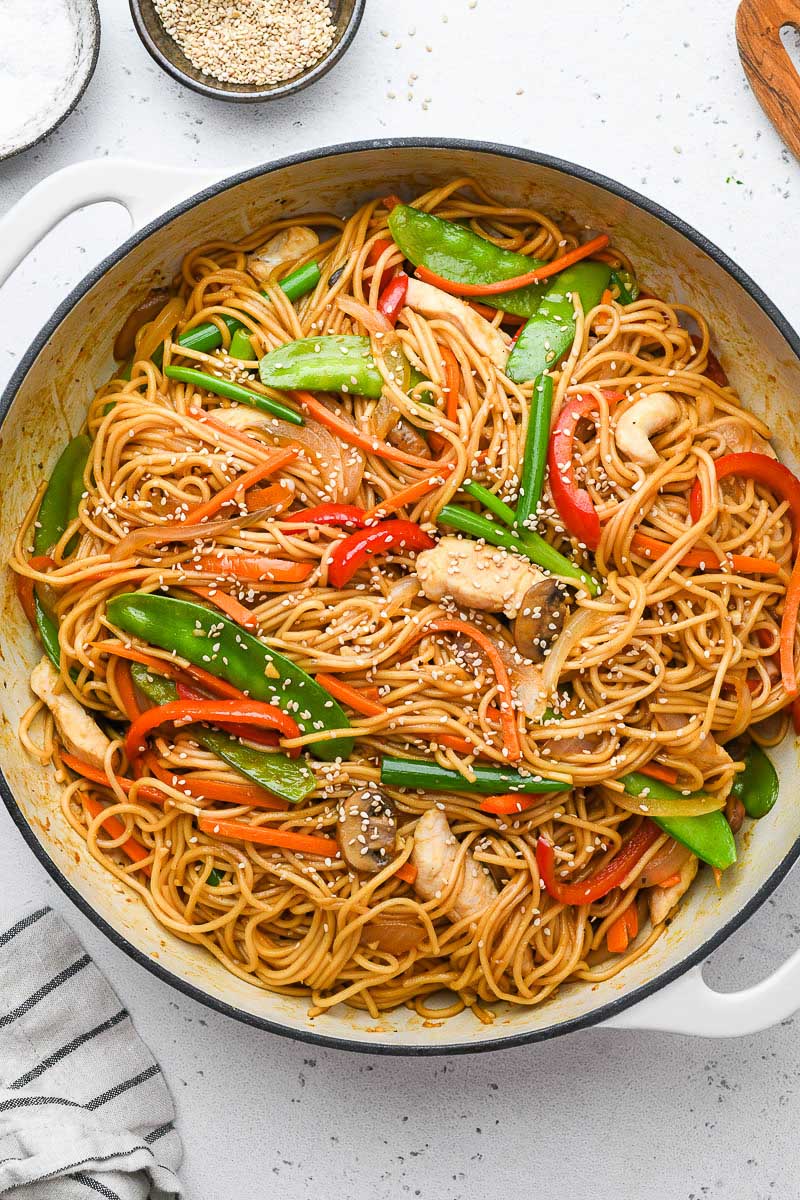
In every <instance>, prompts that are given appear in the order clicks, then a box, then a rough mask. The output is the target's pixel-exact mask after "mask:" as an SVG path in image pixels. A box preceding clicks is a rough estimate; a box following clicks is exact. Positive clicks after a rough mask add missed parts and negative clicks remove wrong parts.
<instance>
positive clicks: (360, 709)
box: [316, 675, 386, 717]
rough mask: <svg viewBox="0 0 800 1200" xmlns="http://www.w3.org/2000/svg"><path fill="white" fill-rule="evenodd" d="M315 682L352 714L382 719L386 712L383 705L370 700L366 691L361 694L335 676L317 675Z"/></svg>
mask: <svg viewBox="0 0 800 1200" xmlns="http://www.w3.org/2000/svg"><path fill="white" fill-rule="evenodd" d="M316 680H317V683H318V684H319V685H320V687H324V688H325V691H326V692H328V693H329V694H330V695H331V696H333V698H334V700H340V701H341V702H342V704H347V705H348V706H349V707H350V708H352V709H353V711H354V712H357V713H362V714H363V715H364V716H365V717H382V716H383V714H384V713H385V712H386V707H385V705H383V704H379V703H378V702H377V700H372V699H370V697H369V696H368V695H367V694H366V691H363V692H362V691H359V690H358V689H356V688H354V687H351V686H350V684H349V683H345V682H344V680H342V679H337V678H336V676H335V675H317V676H316Z"/></svg>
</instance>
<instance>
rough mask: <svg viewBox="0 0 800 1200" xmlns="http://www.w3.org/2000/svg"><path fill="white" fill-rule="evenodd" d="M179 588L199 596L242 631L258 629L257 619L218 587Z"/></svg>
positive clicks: (184, 586) (234, 598)
mask: <svg viewBox="0 0 800 1200" xmlns="http://www.w3.org/2000/svg"><path fill="white" fill-rule="evenodd" d="M181 587H183V588H185V589H186V591H187V592H192V594H193V595H195V596H201V597H202V598H203V599H204V600H208V602H209V604H213V605H214V607H215V608H218V609H219V611H220V612H223V613H225V616H226V617H230V619H231V620H232V621H235V622H236V624H237V625H241V626H242V627H243V628H244V629H258V621H257V619H256V618H255V617H254V616H253V614H252V613H251V612H250V609H249V608H245V606H244V605H243V604H240V603H239V601H238V600H237V599H236V597H235V596H229V595H228V593H227V592H223V591H222V590H221V589H220V588H218V587H188V586H187V585H186V584H181Z"/></svg>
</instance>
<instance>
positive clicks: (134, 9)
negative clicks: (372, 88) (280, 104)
mask: <svg viewBox="0 0 800 1200" xmlns="http://www.w3.org/2000/svg"><path fill="white" fill-rule="evenodd" d="M366 2H367V0H354V4H353V11H352V13H351V14H350V16H349V18H348V20H347V24H346V26H345V29H344V33H343V34H342V36H341V38H340V39H339V41H338V42H337V43H336V45H335V46H333V47H331V49H330V50H329V51H328V52H327V54H324V55H323V57H322V58H320V59H318V61H317V62H316V63H314V65H313V66H312V67H309V68H308V70H307V71H305V72H303V73H302V74H301V75H296V76H295V77H294V78H293V79H287V81H286V82H285V83H282V84H278V85H276V86H274V87H271V88H267V87H264V88H260V89H258V88H257V87H256V85H254V86H253V89H252V90H251V91H246V92H235V91H233V90H231V89H228V88H226V87H225V85H224V83H223V84H222V86H221V87H213V86H212V85H211V84H210V83H203V81H202V80H201V79H195V78H194V77H193V76H191V75H187V73H186V72H185V71H182V70H181V68H180V67H179V66H178V65H177V63H175V62H173V61H172V59H171V58H170V57H169V55H167V54H165V53H164V52H163V50H162V49H161V47H160V46H159V45H158V43H157V42H156V41H155V40H154V38H153V37H152V36H151V34H150V30H149V29H148V28H147V26H146V25H145V23H144V17H143V16H142V2H141V0H129V5H130V11H131V17H132V18H133V24H134V28H135V29H136V32H137V33H138V35H139V39H140V41H141V43H142V45H143V46H144V48H145V50H146V51H147V53H148V54H149V55H150V57H151V58H152V59H153V61H154V62H156V63H157V64H158V65H159V67H161V69H162V71H165V72H166V73H167V75H171V76H172V78H173V79H175V80H177V82H178V83H182V84H183V86H184V87H187V88H191V90H192V91H193V92H198V93H199V94H200V95H201V96H206V97H208V98H209V99H211V100H226V101H231V102H232V103H234V104H257V103H260V102H262V101H266V100H283V99H285V98H286V97H287V96H291V95H293V94H294V93H295V92H301V91H302V90H303V88H307V87H310V85H311V84H312V83H316V81H317V80H318V79H321V78H322V76H323V75H327V73H328V71H330V70H331V68H332V67H334V66H335V65H336V63H337V62H338V61H339V59H340V58H341V57H342V55H343V54H344V53H345V52H346V51H347V50H348V48H349V46H350V43H351V42H352V41H353V38H354V37H355V36H356V33H357V32H358V27H359V25H360V24H361V19H362V17H363V16H364V9H365V8H366ZM164 32H165V33H166V30H165V31H164ZM169 36H170V35H169V34H167V37H169ZM220 82H221V83H222V81H220Z"/></svg>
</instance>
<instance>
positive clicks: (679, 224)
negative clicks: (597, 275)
mask: <svg viewBox="0 0 800 1200" xmlns="http://www.w3.org/2000/svg"><path fill="white" fill-rule="evenodd" d="M392 149H420V150H426V149H430V150H435V149H445V150H466V151H469V152H472V153H476V154H494V155H497V156H499V157H502V158H507V159H511V160H516V161H520V162H528V163H533V164H535V165H536V166H543V167H547V168H549V169H551V170H554V171H558V172H560V173H561V174H563V175H568V176H571V177H573V178H575V179H580V180H583V181H584V182H587V183H591V184H594V185H595V186H597V187H600V188H603V189H604V190H606V191H608V192H610V193H611V194H612V195H614V196H618V197H620V199H623V200H625V201H627V202H628V203H630V204H632V205H634V207H636V208H639V209H642V210H643V211H645V212H647V213H649V214H650V215H651V216H654V217H656V218H658V219H659V220H660V221H662V222H663V223H664V224H665V225H668V226H669V227H670V228H672V229H674V230H675V231H676V232H677V233H680V234H682V235H683V236H684V237H685V238H687V240H689V241H690V242H692V243H693V244H694V245H695V246H697V248H698V249H699V250H701V251H703V253H705V254H706V255H707V256H708V257H709V258H711V259H712V260H713V261H714V262H715V263H716V264H717V265H718V266H720V267H722V269H723V270H724V271H726V272H727V274H728V275H730V276H731V277H732V278H733V279H734V280H735V281H736V282H737V283H738V284H739V285H740V286H741V287H742V288H743V289H744V291H745V292H747V294H748V295H749V296H750V298H751V299H752V300H754V301H755V302H756V304H758V306H759V308H761V310H762V312H763V313H764V314H765V316H767V317H769V319H770V320H771V321H772V323H773V325H775V327H776V328H777V329H778V331H779V332H780V333H781V335H782V336H783V338H784V339H785V341H786V342H787V344H788V345H789V346H790V348H791V349H792V351H793V353H794V355H795V356H796V357H797V359H798V360H800V337H799V336H798V334H797V333H796V332H795V330H794V329H793V327H792V326H791V325H790V323H789V322H788V321H787V319H786V317H785V316H784V315H783V313H782V312H781V311H780V309H779V308H778V307H777V306H776V305H775V304H774V303H773V302H772V301H771V300H770V299H769V297H768V296H767V295H766V293H765V292H764V291H763V290H762V289H761V288H760V287H759V285H758V284H757V283H756V282H755V281H754V280H753V279H751V277H750V276H749V275H748V274H747V273H746V272H745V271H743V270H742V268H741V267H740V266H739V265H738V264H737V263H735V262H734V261H733V260H732V259H731V258H729V257H728V255H727V254H725V253H724V251H722V250H720V249H719V247H718V246H716V245H715V244H714V243H713V242H711V241H709V239H708V238H706V237H705V236H704V235H703V234H701V233H698V231H697V230H695V229H694V228H693V227H692V226H691V225H688V224H687V223H686V222H685V221H683V220H681V218H680V217H677V216H675V214H674V213H672V212H670V211H669V210H668V209H666V208H663V207H662V206H661V205H660V204H657V203H656V202H655V201H653V200H650V199H648V198H647V197H646V196H642V195H641V194H640V193H639V192H636V191H634V190H633V189H632V188H629V187H627V186H626V185H625V184H621V183H618V182H616V181H615V180H613V179H609V178H607V177H606V176H604V175H602V174H600V173H599V172H597V171H593V170H591V169H590V168H587V167H582V166H578V165H577V164H575V163H571V162H569V161H567V160H566V159H560V158H555V157H553V156H552V155H548V154H541V153H539V152H538V151H534V150H526V149H523V148H521V147H515V146H508V145H504V144H501V143H495V142H481V141H473V140H470V139H462V138H379V139H375V140H366V141H355V142H344V143H340V144H337V145H333V146H324V147H322V148H320V149H318V150H308V151H303V152H300V153H298V154H293V155H289V156H287V157H284V158H281V159H278V160H276V161H275V162H272V163H269V164H266V165H264V164H262V165H261V166H257V167H250V168H248V169H247V170H245V171H240V172H237V173H236V174H234V175H231V176H228V177H227V178H225V179H223V180H220V181H219V182H218V183H215V184H211V185H209V186H208V187H206V188H204V189H202V190H201V191H200V192H197V193H196V194H194V195H193V196H190V197H189V198H188V199H187V200H183V201H181V202H180V203H179V204H176V205H174V206H173V207H172V208H170V209H168V210H167V211H166V212H165V213H163V214H162V215H161V216H160V217H157V218H156V219H155V220H153V221H150V222H149V223H148V224H147V225H145V226H144V227H143V228H142V229H140V230H138V231H137V232H135V233H134V234H132V235H131V237H129V238H128V239H126V241H125V242H123V243H122V245H121V246H119V247H118V248H117V249H116V250H115V251H114V252H113V253H112V254H110V255H108V256H107V257H106V258H105V259H104V260H103V261H102V262H101V263H99V264H98V265H97V266H96V267H94V268H93V270H91V271H90V272H89V273H88V274H87V275H86V276H85V277H84V278H83V279H82V280H81V282H80V283H79V284H78V285H77V286H76V287H75V288H73V290H72V291H71V292H70V294H69V295H68V296H67V297H66V299H64V300H63V301H62V302H61V304H59V306H58V307H57V308H56V310H55V312H54V313H53V315H52V316H51V317H50V319H49V320H48V321H47V323H46V324H45V325H44V326H43V328H42V329H41V331H40V332H39V334H38V335H37V337H36V338H35V339H34V340H33V342H32V343H31V345H30V347H29V348H28V350H27V351H26V352H25V354H24V355H23V357H22V359H21V360H20V362H19V364H18V365H17V367H16V369H15V371H14V373H13V375H12V376H11V379H10V380H9V383H8V385H7V386H6V388H5V390H4V392H3V396H2V399H1V400H0V426H2V423H3V421H4V420H5V418H6V416H7V414H8V411H9V409H10V407H11V404H12V403H13V401H14V398H15V396H16V394H17V392H18V390H19V388H20V386H21V384H22V381H23V379H24V378H25V376H26V375H27V373H28V371H29V370H30V368H31V366H32V365H33V363H34V362H35V360H36V358H37V357H38V355H39V354H40V352H41V350H42V348H43V347H44V345H45V344H46V342H47V341H48V340H49V339H50V338H51V337H52V336H53V334H54V333H55V331H56V330H57V329H58V326H59V325H60V324H61V322H62V320H63V319H64V317H65V316H66V315H67V314H68V313H69V312H70V311H71V310H72V309H73V308H74V307H75V305H76V304H77V303H78V302H79V301H80V300H81V299H83V297H84V296H85V295H86V293H87V292H88V291H89V290H90V289H91V288H92V287H93V286H94V285H95V284H96V283H97V282H98V281H99V280H100V279H101V278H102V276H103V275H104V274H105V273H106V272H107V271H108V270H109V269H110V268H111V267H112V266H114V265H115V264H116V263H118V262H119V261H121V259H123V258H124V257H125V255H126V254H128V253H129V252H130V250H132V249H133V248H134V247H135V246H137V245H139V243H140V242H143V241H145V240H146V239H147V238H148V237H149V236H150V234H151V233H153V232H155V231H156V230H157V229H160V228H162V227H163V226H164V225H167V224H168V223H169V222H170V221H172V220H174V219H175V218H176V217H178V216H181V215H182V214H183V213H185V212H188V211H189V209H191V208H194V207H195V206H196V205H197V204H200V203H202V202H203V201H204V200H207V199H209V198H210V197H211V196H214V195H216V194H218V193H219V192H222V191H225V190H227V189H228V188H230V187H235V186H236V185H238V184H240V183H244V182H246V181H247V180H249V179H254V178H256V177H258V176H260V175H270V174H272V173H273V172H274V171H278V170H282V169H284V168H286V167H292V166H296V165H299V164H300V163H307V162H310V161H315V160H321V159H325V158H335V157H338V156H339V155H342V154H352V153H367V152H369V151H373V150H392ZM0 796H2V799H3V802H4V804H5V807H6V809H7V810H8V813H9V815H10V817H11V819H12V821H13V822H14V824H15V825H16V826H17V828H18V829H19V831H20V833H21V834H22V837H23V839H24V840H25V842H26V843H27V845H28V846H29V847H30V849H31V850H32V851H33V853H34V855H35V856H36V858H37V859H38V861H39V862H40V864H41V865H42V866H43V867H44V869H45V871H47V873H48V875H49V876H50V877H51V878H52V879H53V880H54V881H55V882H56V883H57V884H58V886H59V887H60V888H61V890H62V891H63V892H64V893H65V895H66V896H68V897H69V899H70V900H71V901H72V903H73V904H74V905H75V906H76V907H77V908H78V909H79V910H80V911H81V912H82V913H83V914H84V916H86V917H87V918H88V919H89V920H90V921H91V922H92V924H93V925H94V926H95V927H96V928H97V929H99V930H100V931H101V932H102V933H104V934H105V935H106V937H107V938H108V939H109V941H111V942H112V944H113V945H115V946H117V947H118V948H119V949H120V950H122V951H123V952H124V953H125V954H127V955H128V957H129V958H131V959H133V961H134V962H137V963H138V964H139V965H140V966H143V967H144V968H145V969H146V970H148V971H149V972H150V973H151V974H152V975H155V976H156V978H158V979H160V980H162V981H163V982H164V983H167V984H169V985H170V986H171V987H173V988H175V989H176V990H177V991H179V992H181V993H182V994H183V995H185V996H188V997H189V998H190V999H192V1000H195V1001H197V1002H198V1003H199V1004H203V1005H205V1006H206V1007H208V1008H211V1009H213V1010H215V1011H216V1012H219V1013H222V1014H223V1015H224V1016H227V1017H231V1018H232V1019H233V1020H235V1021H239V1022H240V1023H242V1024H245V1025H250V1026H252V1027H254V1028H256V1029H263V1030H266V1031H267V1032H268V1033H274V1034H277V1035H278V1036H279V1037H286V1038H290V1039H292V1040H293V1041H298V1042H304V1043H306V1044H310V1045H316V1046H325V1047H327V1048H330V1049H335V1050H347V1051H350V1052H356V1053H364V1054H376V1055H387V1056H389V1055H395V1056H398V1057H416V1056H419V1055H445V1054H448V1055H454V1054H478V1053H483V1052H488V1051H493V1050H509V1049H513V1048H515V1047H517V1046H524V1045H529V1044H533V1043H535V1042H542V1041H547V1040H550V1039H551V1038H555V1037H562V1036H564V1035H565V1034H568V1033H576V1032H578V1031H579V1030H581V1029H589V1028H591V1027H592V1026H596V1025H600V1024H602V1022H604V1021H606V1020H609V1019H610V1018H611V1017H615V1016H618V1015H619V1014H621V1013H623V1012H625V1011H626V1010H627V1009H629V1008H632V1007H633V1006H634V1005H636V1004H638V1003H639V1002H640V1001H642V1000H645V999H647V997H648V996H652V995H654V994H655V993H656V992H658V991H660V990H661V989H662V988H664V987H666V986H667V985H668V984H670V983H672V982H674V980H676V979H679V978H680V977H681V976H682V975H684V974H685V973H686V972H687V971H689V970H691V969H692V968H693V967H696V966H699V965H701V964H702V963H703V962H704V961H705V959H707V958H708V957H709V955H710V954H712V953H713V951H714V950H716V949H718V947H719V946H721V945H722V944H723V942H725V941H727V939H728V938H729V937H730V936H731V935H732V934H733V933H735V932H736V930H737V929H740V928H741V927H742V926H743V925H744V924H745V922H746V921H748V920H749V918H750V917H751V916H752V915H753V914H754V913H755V912H756V911H757V910H758V909H759V908H760V907H761V905H762V904H763V903H764V902H765V901H766V900H767V899H768V898H769V896H770V895H771V894H772V893H773V892H774V890H775V889H776V887H777V886H778V884H779V883H780V882H781V881H782V880H783V879H785V877H786V876H787V875H788V873H789V871H790V870H791V868H792V867H793V866H794V864H795V863H796V862H797V860H798V858H800V838H798V839H797V841H795V843H794V845H793V846H792V847H791V849H790V850H789V851H788V852H787V854H785V855H784V857H783V858H782V859H781V861H780V863H779V864H778V866H777V867H776V868H775V870H774V871H773V872H772V874H771V875H770V876H769V877H768V878H767V879H766V880H765V881H764V883H762V885H761V887H760V888H759V889H758V891H757V892H755V893H754V895H753V896H752V897H751V898H750V900H748V902H747V903H746V904H745V905H743V907H742V908H741V909H740V910H739V911H738V912H737V913H736V914H735V916H733V917H731V918H730V920H729V921H727V922H726V923H725V924H724V925H722V926H721V927H720V928H719V929H718V930H717V931H716V932H715V933H713V934H712V935H711V937H709V938H707V939H706V941H705V942H703V944H702V945H701V946H699V947H698V948H697V949H696V950H693V951H692V952H691V953H690V954H688V955H687V956H686V957H685V958H684V959H682V960H681V961H680V962H678V963H676V964H675V965H674V966H672V967H670V968H669V969H668V970H666V971H663V972H660V973H659V974H658V975H657V976H655V977H654V978H653V979H651V980H649V981H648V982H647V983H645V984H642V986H641V987H639V988H636V989H634V990H633V991H631V992H628V993H626V994H625V995H622V996H619V997H617V998H616V999H615V1000H612V1001H609V1002H608V1003H607V1004H603V1005H601V1006H600V1007H599V1008H597V1009H593V1010H592V1011H591V1012H588V1013H584V1014H583V1015H581V1016H578V1017H572V1018H571V1019H569V1020H567V1021H561V1022H559V1023H558V1024H556V1025H547V1026H543V1027H542V1028H539V1029H532V1030H528V1031H526V1032H522V1033H512V1034H509V1035H508V1036H507V1037H497V1038H493V1039H491V1040H489V1041H487V1042H484V1043H480V1042H478V1043H472V1042H456V1043H451V1044H445V1043H437V1042H431V1043H429V1044H426V1045H404V1044H402V1043H392V1042H387V1041H377V1040H376V1041H375V1042H374V1043H372V1042H369V1041H367V1040H355V1039H351V1038H348V1037H341V1036H332V1035H328V1034H325V1033H322V1032H317V1030H306V1029H293V1028H291V1027H290V1026H288V1025H284V1024H281V1023H280V1022H278V1021H273V1020H270V1019H268V1018H266V1017H260V1016H256V1015H255V1014H254V1013H248V1012H244V1011H243V1010H242V1009H239V1008H236V1007H234V1006H233V1005H231V1004H228V1003H226V1002H225V1001H224V1000H219V999H217V998H216V997H214V996H211V995H209V994H208V992H205V991H203V990H202V989H201V988H198V987H196V986H195V985H194V984H191V983H189V982H188V981H187V980H185V979H182V978H181V977H180V976H178V975H175V974H174V973H173V972H172V971H170V970H168V969H167V968H165V967H162V966H161V965H160V963H158V962H156V961H155V960H153V959H152V958H149V957H148V956H147V955H146V954H145V953H143V952H142V951H141V950H139V949H138V948H137V947H136V946H134V945H133V944H132V943H131V942H129V941H128V940H127V938H125V937H124V936H123V935H122V934H121V933H120V932H118V930H116V929H115V928H114V927H113V925H111V924H110V923H109V922H108V921H106V919H105V918H104V917H102V916H100V914H99V913H97V912H96V911H95V910H94V909H93V908H92V907H91V905H90V904H89V903H88V902H87V901H86V900H85V899H84V898H83V897H82V896H81V894H80V893H79V892H78V891H77V890H76V888H75V887H73V885H72V884H71V883H70V882H69V880H68V879H67V878H66V876H65V875H64V874H63V872H62V871H61V870H60V869H59V868H58V867H57V866H56V864H55V863H54V862H53V860H52V859H51V858H50V856H49V855H48V854H47V851H46V850H45V848H44V846H43V845H42V843H41V842H40V841H39V840H38V838H37V837H36V835H35V834H34V832H33V829H32V827H31V826H30V825H29V823H28V821H27V820H26V819H25V816H24V814H23V813H22V810H21V809H20V807H19V805H18V804H17V802H16V800H15V798H14V795H13V792H12V790H11V787H10V785H9V783H8V781H7V779H6V777H5V774H4V773H3V772H2V770H0ZM320 1019H321V1020H324V1018H320ZM359 1036H361V1035H359Z"/></svg>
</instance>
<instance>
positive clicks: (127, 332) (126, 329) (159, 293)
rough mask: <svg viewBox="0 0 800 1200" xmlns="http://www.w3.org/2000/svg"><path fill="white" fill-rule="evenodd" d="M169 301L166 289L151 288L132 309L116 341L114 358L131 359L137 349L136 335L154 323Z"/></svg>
mask: <svg viewBox="0 0 800 1200" xmlns="http://www.w3.org/2000/svg"><path fill="white" fill-rule="evenodd" d="M168 300H169V292H168V291H167V289H166V288H151V289H150V291H149V292H148V293H147V295H146V296H145V298H144V300H141V301H140V302H139V303H138V304H137V305H136V307H135V308H133V309H131V311H130V312H129V313H128V315H127V317H126V318H125V322H124V324H123V326H122V328H121V329H120V331H119V333H118V334H117V336H116V338H115V340H114V351H113V353H114V358H115V359H116V360H117V362H124V361H125V359H127V358H130V357H131V355H132V354H133V352H134V350H135V349H136V335H137V333H138V332H139V330H140V329H141V328H142V326H143V325H146V324H147V322H148V321H152V320H153V318H154V317H157V316H158V314H159V313H160V312H161V310H162V308H163V307H164V305H165V304H166V303H167V301H168Z"/></svg>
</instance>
